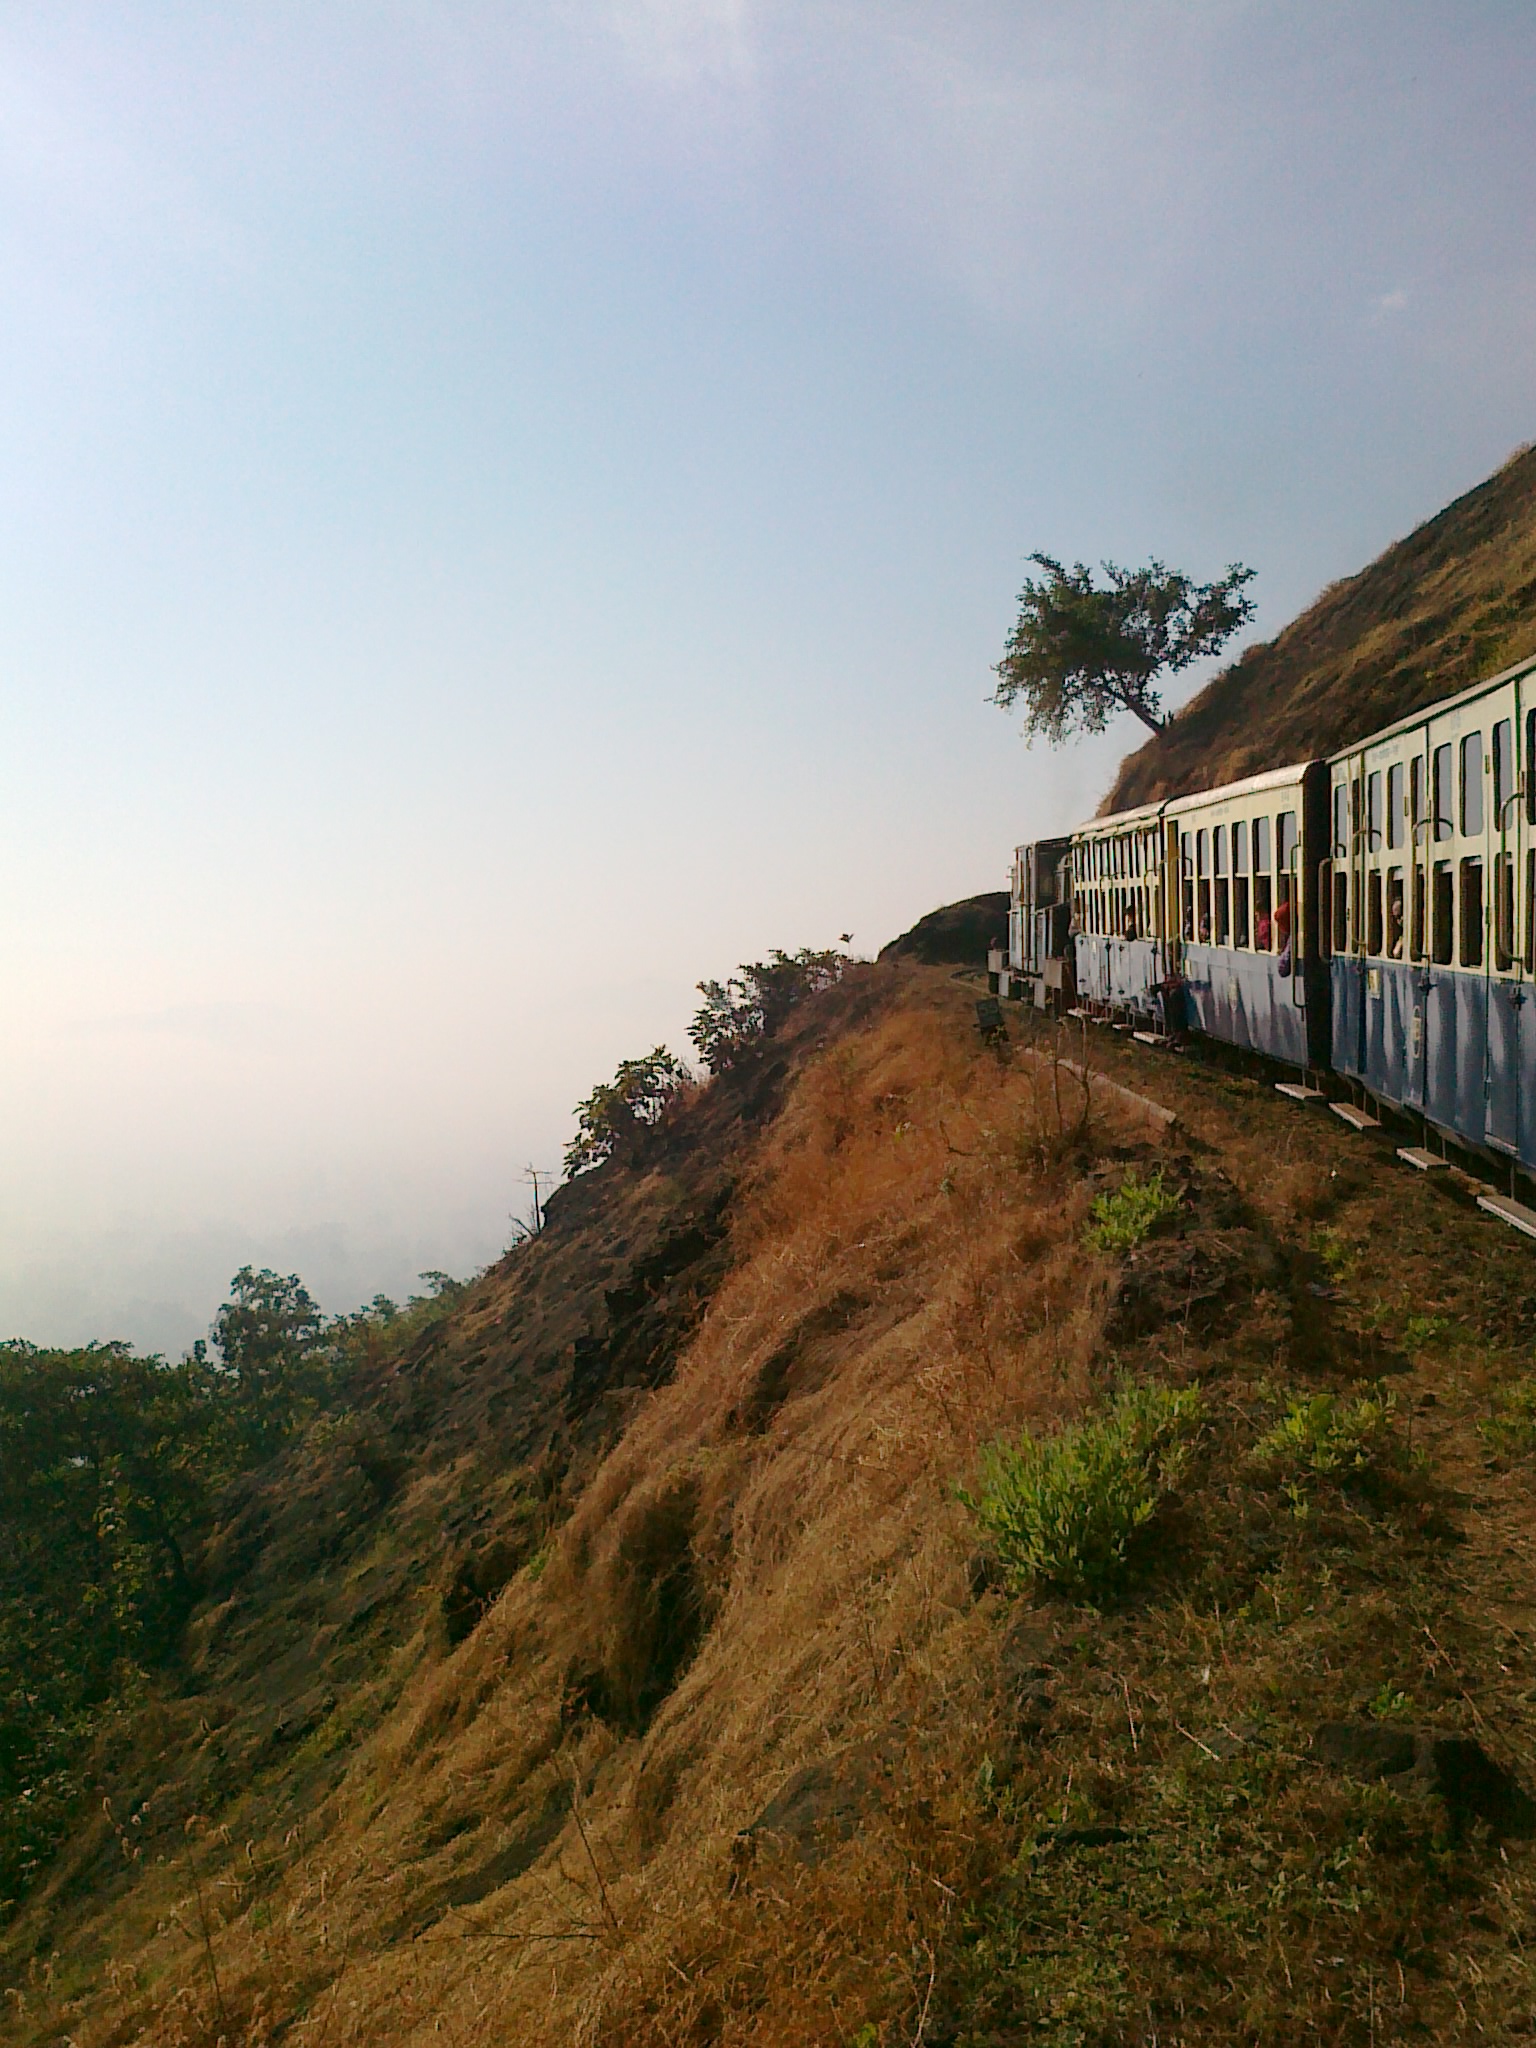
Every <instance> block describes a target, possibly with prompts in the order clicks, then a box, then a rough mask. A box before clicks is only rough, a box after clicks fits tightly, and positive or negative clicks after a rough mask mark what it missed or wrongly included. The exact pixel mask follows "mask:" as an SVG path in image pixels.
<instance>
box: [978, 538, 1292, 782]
mask: <svg viewBox="0 0 1536 2048" xmlns="http://www.w3.org/2000/svg"><path fill="white" fill-rule="evenodd" d="M1029 559H1030V560H1031V561H1032V562H1034V563H1036V564H1037V565H1038V566H1039V567H1040V568H1041V569H1042V570H1043V571H1044V572H1045V573H1044V574H1043V575H1042V576H1040V577H1039V578H1038V579H1037V578H1035V577H1033V576H1031V577H1029V578H1028V579H1027V580H1026V582H1025V585H1024V588H1023V589H1022V590H1021V591H1020V592H1019V617H1018V623H1017V624H1016V625H1015V626H1014V629H1013V631H1012V632H1011V633H1010V634H1009V636H1008V645H1007V649H1006V651H1005V652H1004V655H1003V658H1002V660H1001V661H1000V662H998V664H997V668H996V675H997V679H998V682H997V688H996V689H995V690H994V691H993V693H992V702H993V703H994V704H996V705H998V706H1000V707H1001V709H1003V710H1004V711H1009V710H1011V709H1012V708H1013V706H1014V704H1015V703H1016V702H1017V701H1018V700H1019V699H1020V698H1022V699H1023V701H1024V735H1025V738H1026V739H1029V740H1033V739H1035V738H1036V737H1037V736H1042V735H1043V737H1044V738H1046V739H1047V740H1049V741H1050V742H1051V743H1052V744H1053V745H1059V744H1060V743H1061V742H1062V741H1063V740H1067V739H1070V738H1071V737H1072V735H1073V734H1074V733H1076V732H1102V731H1103V730H1104V728H1105V726H1106V725H1107V724H1108V723H1109V721H1110V719H1111V718H1112V717H1113V716H1114V715H1115V713H1116V712H1118V711H1134V712H1135V714H1136V716H1137V717H1138V718H1139V719H1140V720H1141V722H1142V724H1143V725H1146V726H1150V728H1151V729H1152V731H1153V732H1161V731H1162V730H1163V728H1164V726H1165V725H1166V724H1167V723H1168V721H1167V719H1166V717H1165V716H1164V715H1163V705H1162V699H1161V697H1160V696H1159V695H1158V693H1157V689H1156V687H1155V685H1156V682H1157V679H1158V677H1159V676H1162V675H1177V674H1178V673H1179V671H1180V670H1181V669H1186V668H1188V667H1189V665H1190V663H1191V662H1192V661H1199V660H1200V659H1201V658H1202V657H1203V656H1204V655H1207V654H1218V653H1220V651H1221V649H1222V648H1223V647H1224V646H1225V645H1226V643H1227V642H1228V640H1230V639H1231V637H1232V635H1233V634H1234V633H1235V632H1236V631H1237V629H1238V627H1239V626H1243V625H1246V624H1247V622H1248V621H1249V619H1251V618H1252V617H1253V600H1252V599H1251V598H1249V597H1247V596H1245V595H1244V590H1245V587H1246V586H1247V585H1248V584H1249V583H1251V582H1252V581H1253V575H1254V572H1253V570H1252V569H1245V568H1244V567H1243V565H1242V563H1241V562H1234V563H1233V564H1232V565H1231V567H1230V568H1229V569H1228V570H1227V573H1226V575H1225V576H1223V577H1222V578H1221V579H1220V581H1219V582H1216V583H1191V581H1190V580H1189V578H1188V577H1187V576H1183V575H1181V574H1180V573H1179V572H1178V570H1176V569H1166V568H1164V566H1163V564H1162V563H1161V562H1157V561H1152V562H1148V563H1147V565H1146V567H1145V568H1144V569H1119V568H1116V566H1115V564H1114V563H1113V562H1106V563H1104V565H1103V567H1104V574H1105V576H1106V577H1107V578H1108V582H1107V583H1106V584H1105V585H1104V587H1102V588H1099V587H1096V586H1095V584H1094V580H1093V572H1092V570H1091V569H1089V568H1087V567H1086V566H1085V565H1084V564H1083V563H1082V562H1078V563H1076V564H1075V565H1074V566H1073V567H1072V568H1071V569H1064V568H1063V567H1062V565H1061V563H1060V562H1058V561H1055V560H1053V559H1052V557H1051V556H1050V555H1031V556H1030V558H1029Z"/></svg>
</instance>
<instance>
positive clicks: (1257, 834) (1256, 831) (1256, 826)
mask: <svg viewBox="0 0 1536 2048" xmlns="http://www.w3.org/2000/svg"><path fill="white" fill-rule="evenodd" d="M1253 872H1254V873H1255V874H1256V875H1267V874H1268V873H1269V820H1268V818H1255V819H1254V821H1253Z"/></svg>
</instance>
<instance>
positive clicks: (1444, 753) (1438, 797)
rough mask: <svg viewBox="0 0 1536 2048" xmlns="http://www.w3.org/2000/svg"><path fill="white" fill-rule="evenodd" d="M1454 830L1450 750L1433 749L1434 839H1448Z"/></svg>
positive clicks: (1446, 748)
mask: <svg viewBox="0 0 1536 2048" xmlns="http://www.w3.org/2000/svg"><path fill="white" fill-rule="evenodd" d="M1455 829H1456V813H1455V810H1454V808H1453V798H1452V791H1451V750H1450V748H1449V747H1448V746H1446V747H1436V749H1435V837H1436V838H1437V839H1449V838H1450V836H1451V834H1452V833H1453V832H1454V831H1455Z"/></svg>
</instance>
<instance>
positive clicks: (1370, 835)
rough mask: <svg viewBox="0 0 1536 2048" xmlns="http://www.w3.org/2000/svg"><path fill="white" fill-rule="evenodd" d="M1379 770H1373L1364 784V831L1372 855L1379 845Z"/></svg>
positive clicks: (1380, 823) (1380, 825)
mask: <svg viewBox="0 0 1536 2048" xmlns="http://www.w3.org/2000/svg"><path fill="white" fill-rule="evenodd" d="M1381 828H1382V817H1381V770H1380V769H1379V768H1373V769H1372V770H1371V772H1370V774H1369V776H1368V777H1367V778H1366V784H1365V830H1366V838H1367V844H1368V845H1369V846H1370V849H1371V851H1372V853H1375V851H1376V850H1377V848H1378V847H1379V846H1380V845H1381Z"/></svg>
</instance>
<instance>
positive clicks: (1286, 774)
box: [1167, 757, 1320, 811]
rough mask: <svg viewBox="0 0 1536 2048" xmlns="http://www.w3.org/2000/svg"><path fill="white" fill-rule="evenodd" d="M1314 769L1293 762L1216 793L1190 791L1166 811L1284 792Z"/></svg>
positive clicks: (1171, 802)
mask: <svg viewBox="0 0 1536 2048" xmlns="http://www.w3.org/2000/svg"><path fill="white" fill-rule="evenodd" d="M1319 758H1320V757H1319ZM1315 765H1316V761H1315V760H1314V761H1293V762H1292V763H1291V764H1290V766H1289V767H1288V768H1266V769H1265V771H1264V773H1263V774H1262V775H1247V776H1245V777H1244V778H1243V780H1242V781H1241V782H1223V783H1222V784H1220V785H1219V787H1218V788H1216V789H1192V790H1189V791H1187V792H1185V793H1184V794H1182V795H1179V796H1171V797H1169V799H1168V803H1167V808H1168V809H1169V810H1170V811H1181V810H1187V809H1189V808H1190V807H1191V806H1193V805H1195V804H1221V803H1226V802H1227V800H1228V799H1229V798H1230V797H1239V796H1259V795H1262V793H1263V792H1264V791H1265V790H1266V789H1284V788H1286V787H1287V786H1288V785H1291V784H1294V783H1297V782H1300V781H1301V780H1302V778H1303V777H1304V776H1305V774H1306V772H1307V770H1308V769H1309V768H1311V767H1314V766H1315Z"/></svg>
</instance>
